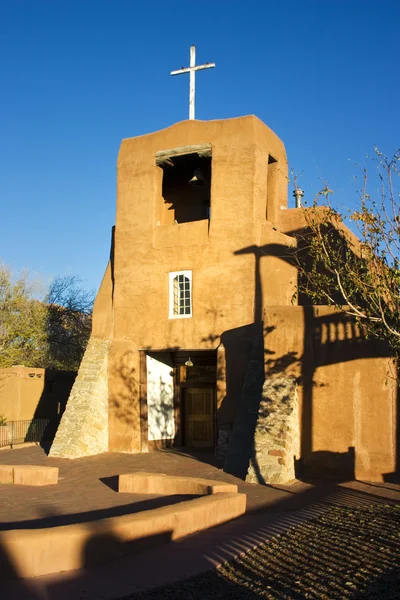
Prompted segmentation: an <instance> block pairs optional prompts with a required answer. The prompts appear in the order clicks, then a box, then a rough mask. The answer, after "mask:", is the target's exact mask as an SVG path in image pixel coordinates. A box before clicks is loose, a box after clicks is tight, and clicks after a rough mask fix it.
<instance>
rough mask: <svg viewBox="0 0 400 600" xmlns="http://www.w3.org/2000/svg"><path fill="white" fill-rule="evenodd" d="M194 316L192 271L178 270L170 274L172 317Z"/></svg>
mask: <svg viewBox="0 0 400 600" xmlns="http://www.w3.org/2000/svg"><path fill="white" fill-rule="evenodd" d="M191 316H192V272H191V271H178V272H174V273H170V274H169V317H170V319H176V318H185V317H186V318H187V317H191Z"/></svg>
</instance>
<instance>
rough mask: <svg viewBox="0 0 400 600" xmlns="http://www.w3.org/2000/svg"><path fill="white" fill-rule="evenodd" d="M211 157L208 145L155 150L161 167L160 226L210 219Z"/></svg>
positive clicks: (157, 162) (157, 161)
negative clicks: (161, 150) (157, 151)
mask: <svg viewBox="0 0 400 600" xmlns="http://www.w3.org/2000/svg"><path fill="white" fill-rule="evenodd" d="M211 159H212V157H211V146H210V145H208V144H207V145H206V144H205V145H202V146H199V147H194V146H192V147H185V148H176V149H174V150H167V151H163V152H159V153H157V155H156V164H157V165H158V166H159V167H161V168H162V170H163V177H162V191H161V195H162V199H161V200H162V201H161V203H160V207H159V219H158V220H159V224H160V225H173V224H174V223H189V222H191V221H202V220H205V219H210V214H211Z"/></svg>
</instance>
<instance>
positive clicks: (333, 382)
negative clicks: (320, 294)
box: [57, 116, 397, 480]
mask: <svg viewBox="0 0 400 600" xmlns="http://www.w3.org/2000/svg"><path fill="white" fill-rule="evenodd" d="M189 146H190V147H196V148H199V147H201V148H206V149H207V152H209V149H210V148H211V151H212V162H211V189H210V198H211V200H210V203H211V217H210V219H204V220H193V221H191V222H181V223H178V222H174V221H175V219H174V217H175V216H176V214H175V212H174V211H175V210H176V208H174V206H173V198H174V197H175V196H174V193H175V192H174V191H172V192H171V194H170V195H169V196H168V200H167V199H166V200H165V202H164V197H163V169H162V168H161V167H160V166H158V164H156V160H158V158H157V157H160V153H161V155H162V156H164V157H165V156H167V155H168V152H165V151H171V150H173V149H175V150H176V149H182V148H185V147H186V148H187V147H189ZM174 168H175V167H174ZM287 174H288V171H287V159H286V153H285V148H284V145H283V143H282V141H281V140H280V139H279V138H278V137H277V136H276V134H275V133H274V132H272V131H271V130H270V129H269V128H268V127H267V126H266V125H264V124H263V123H262V122H261V121H260V120H259V119H258V118H256V117H254V116H247V117H240V118H237V119H227V120H219V121H208V122H202V121H183V122H181V123H177V124H175V125H172V126H171V127H168V128H167V129H164V130H161V131H157V132H155V133H151V134H149V135H144V136H140V137H136V138H129V139H125V140H123V141H122V144H121V148H120V152H119V156H118V162H117V212H116V224H115V229H114V231H113V237H112V244H111V253H110V261H109V264H108V266H107V269H106V272H105V276H104V279H103V282H102V284H101V288H100V291H99V293H98V296H97V299H96V303H95V307H94V314H93V331H92V338H91V342H92V343H96V344H102V343H104V345H105V346H106V347H107V351H106V352H107V361H104V362H103V363H102V364H103V366H104V364H105V363H106V362H107V365H108V366H107V376H106V377H107V384H105V382H104V378H105V375H104V369H103V370H101V369H100V368H99V369H98V371H99V373H98V377H100V379H101V381H102V387H101V389H102V394H100V395H97V394H96V393H93V394H91V395H90V403H89V404H90V406H89V404H88V403H87V402H86V401H85V402H80V401H79V398H80V397H81V392H84V393H85V394H86V392H87V390H86V388H85V387H84V386H83V387H82V386H81V387H79V386H80V383H79V381H81V380H82V381H84V379H83V378H78V380H79V381H78V382H77V385H76V386H75V388H74V395H73V396H74V398H75V400H74V403H75V405H76V407H78V410H75V409H73V410H72V411H67V413H66V417H65V418H64V420H63V421H65V423H66V422H67V417H68V418H69V417H70V416H71V415H73V418H72V420H71V421H70V423H69V425H68V427H66V428H65V427H64V434H63V435H64V437H65V439H67V438H68V435H69V433H70V432H73V431H74V430H75V431H79V424H80V423H82V422H84V421H85V419H86V418H88V417H89V416H90V414H101V415H103V416H102V417H99V418H98V419H97V421H96V427H98V428H99V429H101V428H102V424H103V425H104V427H103V429H102V432H103V433H104V431H106V430H107V428H108V442H107V441H104V437H103V438H102V444H101V448H102V449H105V446H106V445H107V444H108V450H110V451H119V452H140V451H145V450H147V449H148V448H149V444H148V435H149V428H148V412H147V409H148V402H147V400H148V388H147V384H148V381H147V375H146V366H144V368H143V365H145V362H144V361H145V360H146V353H148V354H147V357H148V356H150V355H152V356H153V353H156V352H168V353H173V352H174V351H182V350H187V351H188V352H190V350H193V349H194V350H196V351H200V350H207V349H209V350H216V349H217V350H218V351H217V373H218V375H217V381H216V406H217V423H218V428H219V432H218V433H217V443H218V444H221V445H222V446H223V445H225V446H227V445H228V444H229V440H230V437H231V432H232V427H233V424H234V423H235V421H236V417H237V415H238V414H239V412H238V411H239V407H240V411H241V414H242V415H246V410H247V412H249V411H248V406H249V405H250V404H251V402H250V400H249V398H247V397H246V396H245V395H244V388H245V386H247V389H248V392H249V393H250V394H253V396H254V393H255V392H254V389H253V388H254V386H253V388H252V381H251V380H252V377H253V375H254V373H252V371H251V369H252V368H253V369H254V370H255V371H254V372H256V371H257V378H258V379H262V381H264V379H265V378H267V379H268V378H275V377H277V376H282V377H287V376H288V377H291V376H292V375H293V376H294V377H296V381H297V385H298V417H296V419H292V420H293V423H292V425H291V428H292V429H293V432H292V433H293V436H292V437H293V439H296V440H297V434H296V433H295V432H294V429H295V427H296V423H294V421H295V420H297V421H298V423H297V428H298V437H300V446H301V448H300V451H299V453H298V454H299V456H297V455H296V456H293V457H289V458H288V457H287V455H285V460H294V461H295V465H296V468H297V465H301V467H304V468H305V469H312V468H315V469H316V470H317V471H318V470H320V472H321V474H322V475H323V474H324V472H326V473H327V472H329V471H330V470H332V471H335V469H336V471H337V469H338V468H339V471H341V470H342V471H346V473H353V475H354V474H355V475H357V477H363V478H366V479H377V480H381V479H382V478H383V477H384V474H385V473H392V472H393V471H395V469H396V468H397V467H396V451H395V437H396V415H395V394H394V391H393V388H392V386H391V383H392V382H390V384H389V385H388V384H386V383H385V382H386V381H387V379H388V378H387V367H388V360H389V359H388V358H387V357H385V352H381V353H380V349H379V348H378V346H377V347H376V348H371V344H370V342H368V341H367V340H366V339H363V337H362V335H360V336H358V338H357V335H358V334H356V333H355V334H354V336H355V338H357V339H355V338H354V340H352V339H350V338H349V337H348V336H347V334H344V337H343V336H342V337H341V335H342V334H341V333H340V331H342V330H343V331H345V329H346V325H345V324H344V323H339V324H338V323H337V318H336V317H334V316H333V315H332V313H331V312H329V309H327V308H323V307H321V308H318V309H317V308H313V307H310V306H302V307H300V306H295V305H293V304H292V302H293V301H294V296H295V291H296V285H297V272H296V269H295V267H294V266H293V265H292V264H291V263H290V260H289V258H288V252H287V250H288V247H293V246H296V240H295V238H294V235H295V233H296V232H297V231H299V230H300V229H302V228H304V226H305V224H306V219H305V215H304V211H303V209H293V208H288V202H287V184H288V179H287ZM192 192H193V193H192ZM164 195H165V189H164ZM187 197H188V198H190V199H193V198H195V197H196V193H195V192H194V191H193V190H190V191H188V196H187ZM184 200H185V197H183V198H180V200H179V202H180V203H181V204H182V202H184ZM185 210H186V209H185ZM322 213H323V210H322ZM322 213H321V214H322ZM185 214H187V213H185ZM196 218H198V213H197V216H196ZM167 223H168V224H167ZM349 235H350V233H349ZM353 237H354V236H353ZM352 239H353V238H352ZM176 271H191V273H192V305H193V311H192V315H191V317H190V318H170V312H169V274H170V273H172V272H176ZM316 311H317V312H316ZM317 313H318V314H317ZM331 329H332V332H333V333H332V335H333V337H332V335H331V334H330V333H329V334H328V333H327V332H330V331H331ZM262 330H263V333H262ZM260 332H261V333H260ZM257 336H259V337H260V339H262V338H263V339H264V347H263V348H260V349H259V350H260V352H261V358H260V357H259V356H258V355H257V356H255V355H254V351H255V349H256V350H257V348H256V346H257V344H258V342H257V343H256V342H255V340H256V338H257ZM324 336H325V337H326V338H327V340H328V342H327V343H326V340H325V341H324V339H323V337H324ZM257 352H258V350H257ZM257 352H256V354H257ZM263 352H264V357H265V360H264V359H263V357H262V353H263ZM252 356H253V358H252ZM143 359H144V361H143ZM263 360H264V363H263ZM84 362H85V361H84ZM82 368H86V367H85V364H84V363H83V365H82ZM93 377H94V379H96V376H95V373H94V372H93ZM171 377H172V375H171ZM96 381H97V379H96ZM95 383H96V382H95V381H94V380H93V384H95ZM150 383H151V382H150ZM261 383H262V382H261ZM85 385H86V383H85ZM96 385H97V384H96ZM271 385H272V387H273V384H271ZM261 388H262V385H261V386H260V390H261ZM105 390H106V391H105ZM257 393H258V392H257ZM260 393H261V391H260V392H259V395H260ZM296 393H297V392H296ZM105 394H106V396H105ZM256 395H257V394H256ZM105 397H107V402H108V407H107V406H106V405H105V403H104V399H105ZM169 400H170V401H169V405H168V406H169V409H168V410H169V411H170V414H169V415H168V418H169V419H171V418H172V410H175V409H176V406H174V407H172V396H171V397H170V399H169ZM255 400H257V398H255V396H254V398H253V399H252V402H253V401H255ZM173 401H174V404H176V397H174V400H173ZM152 402H153V404H152V406H151V408H152V409H153V408H154V406H153V405H154V398H153V399H152ZM255 404H257V402H255ZM246 406H247V408H246ZM107 408H108V423H106V422H105V420H106V419H105V417H104V413H105V412H106V409H107ZM252 410H253V409H252ZM250 412H251V411H250ZM296 414H297V404H296ZM175 416H177V413H175ZM247 417H249V422H250V421H251V415H250V416H249V415H247ZM247 417H246V418H247ZM76 424H78V427H77V426H76ZM61 428H63V422H62V424H61ZM250 429H251V428H250ZM250 429H249V431H248V435H249V436H252V435H253V434H254V431H253V432H252V431H251V430H250ZM150 434H151V432H150ZM71 435H72V438H74V434H73V433H72V434H71ZM170 435H172V434H170ZM150 437H152V435H150ZM153 437H154V436H153ZM72 438H71V440H70V441H71V443H72V444H73V445H74V446H76V445H77V444H78V445H79V443H80V442H79V439H72ZM75 438H77V434H75ZM93 439H94V438H93ZM70 441H68V444H67V446H68V447H69V445H70ZM165 441H166V440H155V443H157V444H159V445H160V447H162V444H163V443H164V442H165ZM169 441H171V440H169ZM250 441H251V440H250ZM253 441H254V440H253ZM296 444H297V441H296ZM296 444H294V445H293V447H295V445H296ZM67 446H65V444H64V445H63V444H60V445H59V447H58V449H57V453H58V455H59V456H63V455H64V456H71V455H70V454H68V453H66V452H65V450H66V448H67ZM89 446H90V444H88V445H87V447H85V448H84V449H83V452H84V453H86V454H93V453H96V452H98V451H99V448H98V447H97V445H96V444H95V443H94V442H93V444H92V446H91V447H89ZM288 448H289V446H288ZM225 450H226V448H225ZM225 450H224V451H225ZM289 451H290V452H292V450H289V449H288V452H289ZM79 455H82V454H79ZM278 458H282V457H278ZM282 460H283V459H282ZM342 467H343V469H342ZM288 472H289V469H288ZM290 472H293V469H292V467H290ZM267 475H268V474H267Z"/></svg>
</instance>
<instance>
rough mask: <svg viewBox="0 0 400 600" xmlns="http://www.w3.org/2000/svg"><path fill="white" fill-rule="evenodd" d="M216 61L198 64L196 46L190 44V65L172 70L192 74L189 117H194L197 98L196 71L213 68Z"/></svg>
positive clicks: (177, 73) (174, 73)
mask: <svg viewBox="0 0 400 600" xmlns="http://www.w3.org/2000/svg"><path fill="white" fill-rule="evenodd" d="M213 67H215V63H206V64H205V65H198V66H196V46H190V66H189V67H187V68H186V69H184V68H183V67H182V69H179V70H178V71H171V75H181V74H182V73H189V74H190V91H189V119H194V98H195V83H196V82H195V73H196V71H202V70H203V69H212V68H213Z"/></svg>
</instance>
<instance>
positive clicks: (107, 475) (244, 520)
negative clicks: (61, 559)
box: [0, 447, 400, 600]
mask: <svg viewBox="0 0 400 600" xmlns="http://www.w3.org/2000/svg"><path fill="white" fill-rule="evenodd" d="M210 458H211V457H209V456H207V455H198V456H195V457H193V456H189V455H185V454H183V453H180V452H174V451H160V452H155V453H150V454H137V455H129V454H111V453H110V454H103V455H100V456H95V457H89V458H83V459H77V460H74V461H71V460H66V459H56V458H48V457H47V456H46V455H45V453H44V452H43V450H42V449H41V448H40V447H28V448H21V449H14V450H4V451H1V452H0V464H40V465H50V466H51V465H54V466H58V467H59V468H60V482H59V484H58V485H57V486H49V487H46V488H27V487H25V486H11V485H7V486H6V485H2V486H1V487H0V527H1V528H2V529H7V528H17V527H18V528H19V527H23V528H31V527H46V526H53V525H61V524H67V523H76V522H82V521H89V520H93V519H98V518H105V517H109V516H115V515H120V514H125V513H127V512H132V511H136V510H146V509H148V508H153V507H155V506H159V505H161V504H164V505H165V502H166V499H165V498H164V499H162V498H157V497H156V496H151V497H149V496H136V495H135V497H134V498H133V497H132V495H130V494H118V493H117V492H116V491H115V483H116V476H117V475H118V474H119V473H123V472H132V471H138V470H141V471H150V472H161V473H168V474H180V475H189V476H190V475H196V476H199V477H207V478H213V479H219V480H223V481H227V482H235V483H238V485H239V489H240V491H243V492H245V493H246V494H247V499H248V502H247V507H248V512H247V514H246V515H244V516H243V517H241V518H239V519H237V520H235V521H232V522H230V523H226V524H224V525H221V526H219V527H216V528H213V529H211V530H208V531H203V532H201V533H198V534H196V535H193V536H190V537H188V538H185V539H183V540H180V541H177V542H172V543H169V544H167V545H164V546H159V547H157V548H153V549H150V550H147V551H144V552H141V553H140V554H138V555H135V556H132V557H129V558H125V559H122V560H119V561H117V562H114V563H110V564H107V565H100V566H98V567H96V568H91V569H90V570H86V569H81V570H78V571H75V572H70V573H61V574H57V575H51V576H45V577H40V578H35V579H30V580H23V581H13V582H8V583H5V584H0V598H4V599H8V598H10V599H11V598H12V599H13V600H14V599H15V600H18V599H19V598H24V599H27V600H42V599H43V600H67V599H68V600H75V599H81V600H89V599H90V600H94V599H104V600H105V599H107V600H111V599H115V598H121V597H123V596H128V595H129V594H132V593H134V592H137V591H143V590H146V589H150V588H152V587H156V586H159V585H163V584H166V583H170V582H172V581H176V580H178V579H180V578H185V577H189V576H192V575H196V574H198V573H201V572H203V571H205V570H207V569H209V568H212V567H213V566H215V565H217V564H221V563H222V562H224V561H225V560H228V559H230V558H233V557H235V556H237V555H238V554H240V553H241V552H245V551H246V550H248V549H250V548H253V547H255V546H256V545H258V544H259V543H261V542H262V541H265V540H266V539H268V538H269V537H271V536H273V535H276V534H277V533H279V532H283V531H285V530H287V529H288V528H289V527H291V526H292V525H294V524H296V523H298V522H300V521H302V520H304V519H309V518H312V517H313V516H316V515H318V514H320V513H321V511H323V510H326V508H327V507H329V506H331V505H345V506H360V505H365V504H370V503H375V502H396V503H400V487H399V486H395V485H379V484H366V483H361V482H347V483H334V482H332V483H324V484H322V483H318V482H313V483H303V482H295V483H293V484H292V485H290V486H273V487H272V486H258V485H255V484H246V483H244V482H242V481H240V480H237V479H235V478H234V477H232V476H231V475H227V474H226V473H224V472H223V471H221V470H220V469H218V468H217V467H216V466H214V465H212V464H208V463H207V462H205V461H206V460H207V459H210ZM179 500H182V497H180V498H179V497H178V498H175V499H172V501H179ZM169 501H171V500H169ZM0 551H1V549H0Z"/></svg>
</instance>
